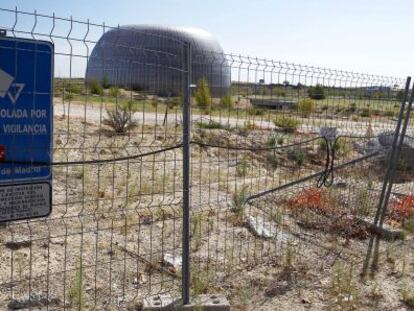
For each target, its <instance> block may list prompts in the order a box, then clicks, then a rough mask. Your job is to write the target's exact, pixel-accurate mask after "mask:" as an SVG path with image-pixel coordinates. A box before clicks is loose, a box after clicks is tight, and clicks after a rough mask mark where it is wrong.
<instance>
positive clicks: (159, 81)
mask: <svg viewBox="0 0 414 311" xmlns="http://www.w3.org/2000/svg"><path fill="white" fill-rule="evenodd" d="M187 43H189V44H190V45H191V54H192V66H191V68H192V72H191V76H192V83H197V82H198V81H199V80H200V79H202V78H206V79H207V82H208V83H209V85H210V88H211V91H212V94H213V96H223V95H224V94H225V93H226V92H227V90H228V88H229V86H230V68H229V66H228V64H227V61H226V60H225V58H224V56H223V49H222V47H221V46H220V44H219V43H218V42H217V40H216V39H215V38H214V37H213V36H212V35H211V34H210V33H208V32H207V31H205V30H202V29H198V28H187V27H167V26H153V25H126V26H120V27H119V28H113V29H111V30H109V31H107V32H106V33H104V34H103V35H102V37H101V38H100V39H99V41H98V43H97V44H96V46H95V47H94V49H93V51H92V53H91V56H90V59H89V62H88V67H87V71H86V79H87V81H90V80H91V79H96V80H98V81H99V80H103V79H105V80H106V81H107V82H108V83H109V84H110V85H118V86H123V87H127V88H136V89H138V90H141V89H143V90H146V91H150V92H154V93H158V94H161V95H177V94H179V93H180V92H181V90H182V84H181V81H182V69H183V68H184V51H185V50H184V48H185V46H186V44H187Z"/></svg>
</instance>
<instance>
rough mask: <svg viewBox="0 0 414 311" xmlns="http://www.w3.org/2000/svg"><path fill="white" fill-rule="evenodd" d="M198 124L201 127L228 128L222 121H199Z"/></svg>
mask: <svg viewBox="0 0 414 311" xmlns="http://www.w3.org/2000/svg"><path fill="white" fill-rule="evenodd" d="M196 125H197V126H198V127H199V128H201V129H207V130H213V129H227V127H226V126H225V125H223V124H221V123H220V122H216V121H213V120H210V121H209V122H197V123H196Z"/></svg>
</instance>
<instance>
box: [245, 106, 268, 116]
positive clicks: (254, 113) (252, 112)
mask: <svg viewBox="0 0 414 311" xmlns="http://www.w3.org/2000/svg"><path fill="white" fill-rule="evenodd" d="M247 113H248V114H249V115H251V116H263V115H264V114H265V111H264V110H263V109H260V108H256V107H249V108H248V109H247Z"/></svg>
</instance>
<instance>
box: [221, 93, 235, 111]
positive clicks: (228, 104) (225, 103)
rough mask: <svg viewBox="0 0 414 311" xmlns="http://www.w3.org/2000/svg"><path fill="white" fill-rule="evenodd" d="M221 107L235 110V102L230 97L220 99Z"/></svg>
mask: <svg viewBox="0 0 414 311" xmlns="http://www.w3.org/2000/svg"><path fill="white" fill-rule="evenodd" d="M220 107H221V108H226V109H231V108H233V101H232V99H231V96H230V95H225V96H223V97H222V98H221V99H220Z"/></svg>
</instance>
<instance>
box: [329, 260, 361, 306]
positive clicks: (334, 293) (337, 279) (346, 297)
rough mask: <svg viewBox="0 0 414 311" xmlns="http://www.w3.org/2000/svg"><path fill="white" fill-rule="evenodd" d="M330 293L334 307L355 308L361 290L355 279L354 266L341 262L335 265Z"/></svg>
mask: <svg viewBox="0 0 414 311" xmlns="http://www.w3.org/2000/svg"><path fill="white" fill-rule="evenodd" d="M329 295H330V297H331V302H332V307H337V308H338V309H340V310H353V309H355V307H356V305H357V303H358V298H359V290H358V287H357V285H356V284H355V281H354V276H353V267H352V266H351V267H350V268H345V267H344V266H343V264H341V263H337V264H336V265H335V271H334V274H333V276H332V279H331V284H330V288H329Z"/></svg>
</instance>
